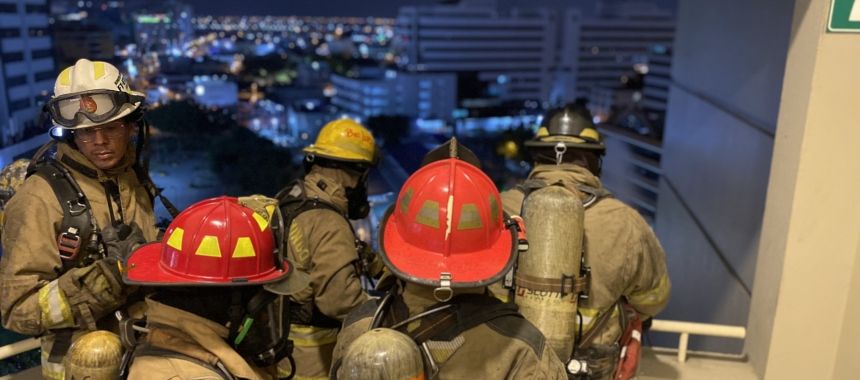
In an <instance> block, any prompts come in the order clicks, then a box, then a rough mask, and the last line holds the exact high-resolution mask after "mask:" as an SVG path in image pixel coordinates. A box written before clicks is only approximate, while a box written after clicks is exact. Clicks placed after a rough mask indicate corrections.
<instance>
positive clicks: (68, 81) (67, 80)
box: [60, 66, 73, 86]
mask: <svg viewBox="0 0 860 380" xmlns="http://www.w3.org/2000/svg"><path fill="white" fill-rule="evenodd" d="M72 67H73V66H70V67H67V68H66V69H65V70H63V72H61V73H60V86H71V85H72Z"/></svg>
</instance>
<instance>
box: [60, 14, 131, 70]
mask: <svg viewBox="0 0 860 380" xmlns="http://www.w3.org/2000/svg"><path fill="white" fill-rule="evenodd" d="M53 37H54V45H55V46H56V53H57V55H56V57H55V58H56V60H57V66H59V67H67V66H71V65H74V64H75V61H77V60H78V59H79V58H87V59H90V60H93V61H95V60H98V61H110V60H112V59H113V58H114V53H115V51H116V45H115V43H114V36H113V33H112V32H111V31H110V30H109V29H105V28H101V27H99V26H97V25H93V24H85V23H82V22H56V23H54V27H53Z"/></svg>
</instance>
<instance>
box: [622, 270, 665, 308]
mask: <svg viewBox="0 0 860 380" xmlns="http://www.w3.org/2000/svg"><path fill="white" fill-rule="evenodd" d="M668 295H669V276H668V275H663V276H662V277H660V282H658V283H657V287H655V288H653V289H649V290H646V291H644V292H639V293H633V294H631V295H630V297H628V298H627V299H628V300H629V301H630V303H631V304H632V305H633V307H636V308H638V307H643V306H645V307H647V306H655V305H660V304H662V303H663V302H666V297H667V296H668Z"/></svg>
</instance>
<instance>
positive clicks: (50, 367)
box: [41, 341, 66, 380]
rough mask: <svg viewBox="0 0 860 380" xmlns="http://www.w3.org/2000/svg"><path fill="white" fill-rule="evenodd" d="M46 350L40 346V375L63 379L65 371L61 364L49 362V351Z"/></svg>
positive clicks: (56, 379) (52, 378) (58, 379)
mask: <svg viewBox="0 0 860 380" xmlns="http://www.w3.org/2000/svg"><path fill="white" fill-rule="evenodd" d="M43 342H44V341H43ZM48 351H49V350H46V349H45V347H42V355H41V357H42V360H41V361H42V377H44V378H46V379H50V380H63V379H64V378H65V372H66V370H65V368H63V364H62V363H51V362H49V361H48V356H50V352H48Z"/></svg>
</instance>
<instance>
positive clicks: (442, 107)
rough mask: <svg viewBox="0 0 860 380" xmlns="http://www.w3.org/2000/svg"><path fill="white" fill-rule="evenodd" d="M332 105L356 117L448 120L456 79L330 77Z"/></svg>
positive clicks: (391, 73) (391, 72)
mask: <svg viewBox="0 0 860 380" xmlns="http://www.w3.org/2000/svg"><path fill="white" fill-rule="evenodd" d="M331 80H332V84H334V88H335V90H336V94H335V96H334V98H333V99H332V104H334V105H336V106H338V107H339V108H340V109H341V110H343V111H345V112H348V113H350V114H353V115H356V116H359V117H362V118H364V117H369V116H376V115H404V116H409V117H419V118H432V119H444V120H448V119H450V118H451V116H452V112H453V111H454V108H455V107H456V94H457V78H456V76H455V75H454V74H451V73H447V74H446V73H409V72H398V71H394V70H388V71H386V72H385V73H384V74H383V75H381V76H378V77H370V78H368V77H365V78H349V77H344V76H340V75H333V76H332V78H331Z"/></svg>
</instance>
